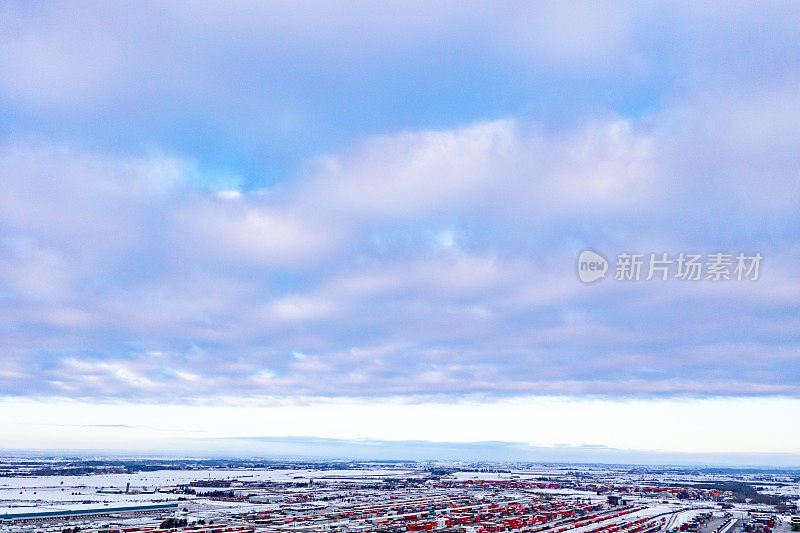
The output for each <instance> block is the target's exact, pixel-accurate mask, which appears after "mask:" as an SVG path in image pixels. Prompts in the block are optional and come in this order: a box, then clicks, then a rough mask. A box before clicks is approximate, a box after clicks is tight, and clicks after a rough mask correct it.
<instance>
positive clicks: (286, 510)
mask: <svg viewBox="0 0 800 533" xmlns="http://www.w3.org/2000/svg"><path fill="white" fill-rule="evenodd" d="M87 464H90V465H91V466H90V467H82V468H81V470H82V471H83V473H81V474H75V468H74V467H67V466H65V464H64V463H59V462H49V463H47V464H45V463H37V462H36V461H19V460H17V461H13V460H12V461H6V462H5V463H3V470H1V471H0V473H1V474H2V477H0V531H4V532H5V531H8V532H20V533H22V532H33V531H42V532H53V533H77V532H97V533H117V532H119V533H123V532H124V533H136V532H148V533H167V532H176V533H177V532H187V533H188V532H191V533H223V532H226V533H246V532H264V533H280V532H287V533H289V532H291V533H298V532H299V533H305V532H307V533H312V532H342V533H355V532H358V533H372V532H375V533H399V532H414V531H454V532H461V533H498V532H503V531H519V532H535V533H656V532H670V533H677V532H684V531H685V532H690V533H788V532H789V531H797V530H800V517H798V516H797V503H798V498H800V491H798V487H800V476H799V475H798V473H797V472H788V471H766V472H757V471H737V470H721V471H714V470H709V471H702V470H696V471H693V470H691V469H679V468H673V469H669V468H664V469H653V468H646V467H621V466H598V465H536V464H527V465H523V464H509V465H490V464H468V463H463V464H460V463H441V464H440V463H387V464H384V463H341V464H325V463H321V464H319V465H313V464H311V465H308V464H302V465H300V464H291V463H287V464H279V463H273V464H269V465H266V466H264V465H259V466H258V467H254V466H247V465H243V464H241V463H234V464H231V465H226V464H224V463H220V464H216V465H214V466H210V465H191V464H189V465H187V464H185V463H182V464H179V465H172V469H170V468H168V467H169V465H161V466H163V467H164V468H163V469H161V468H160V467H159V465H152V464H151V465H147V466H146V467H142V466H141V465H139V466H138V468H137V467H134V468H131V467H124V466H123V467H120V466H119V464H116V463H114V464H110V465H105V466H104V464H103V462H102V461H91V462H87ZM98 465H99V466H98ZM136 470H139V471H136ZM59 472H64V473H67V474H69V475H59ZM726 489H730V490H726ZM742 491H749V495H750V496H751V497H742V496H741V494H743V492H742ZM753 491H755V492H753Z"/></svg>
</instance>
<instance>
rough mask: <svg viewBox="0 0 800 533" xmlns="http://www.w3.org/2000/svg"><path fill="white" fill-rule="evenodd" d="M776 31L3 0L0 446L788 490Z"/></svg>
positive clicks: (529, 16)
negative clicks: (759, 467)
mask: <svg viewBox="0 0 800 533" xmlns="http://www.w3.org/2000/svg"><path fill="white" fill-rule="evenodd" d="M798 26H800V4H798V3H797V2H788V1H787V2H767V3H760V4H758V5H756V4H746V3H722V2H674V1H672V2H618V3H613V4H605V5H602V6H600V5H599V4H597V3H592V2H553V3H546V2H533V3H528V2H518V3H505V2H458V3H456V2H439V3H436V2H403V3H402V4H400V3H392V2H388V3H374V2H324V1H323V2H303V1H300V2H290V3H278V2H249V1H240V2H234V3H232V4H225V5H221V4H219V3H213V2H180V1H176V2H169V3H156V2H124V1H122V2H114V3H107V2H92V1H83V2H61V1H50V2H41V3H29V2H4V3H2V4H0V420H2V419H5V420H4V422H5V423H4V424H0V448H2V449H10V450H32V449H100V448H102V449H107V450H120V451H122V450H133V449H136V450H173V451H174V450H181V451H187V452H196V453H200V452H203V453H211V452H218V453H247V454H258V453H262V454H288V455H291V454H305V455H309V454H311V455H314V454H318V455H340V456H356V455H370V454H372V455H375V456H376V457H377V456H386V457H389V456H392V457H395V456H398V455H405V456H408V457H429V458H436V457H439V456H442V457H447V458H452V457H453V456H454V455H458V454H459V453H461V454H464V455H470V454H472V455H471V456H476V457H477V456H481V454H485V455H486V456H492V457H500V458H515V457H516V458H531V457H535V458H537V459H542V460H547V459H548V458H556V459H559V460H583V459H587V458H588V459H592V460H594V459H596V458H598V457H599V458H600V459H603V458H611V459H613V460H620V461H624V460H634V459H635V461H644V462H648V461H649V462H653V461H672V462H675V461H678V462H680V461H682V460H686V461H695V462H696V461H701V462H702V461H705V462H711V463H713V462H719V463H736V462H739V463H743V464H756V463H758V464H792V465H800V426H798V425H797V424H796V417H797V415H796V413H798V412H800V409H798V407H800V282H798V279H799V278H800V240H799V239H798V237H800V165H798V159H797V154H799V153H800V69H798V68H797V65H798V64H800V35H799V34H798V32H797V27H798ZM584 250H592V251H595V252H597V253H599V254H600V255H601V256H602V257H603V258H604V259H605V260H606V261H607V262H608V263H609V267H608V268H609V271H608V272H607V274H606V276H605V278H603V279H599V280H597V281H596V282H594V283H590V284H586V283H583V282H582V281H581V279H579V276H578V273H577V268H578V256H579V254H580V253H581V252H582V251H584ZM622 253H629V254H637V253H641V254H644V257H645V258H647V257H649V256H650V254H651V253H652V254H657V255H658V256H659V257H661V255H662V254H667V257H668V258H670V260H674V261H675V263H673V264H672V266H671V268H677V258H678V257H679V255H680V254H692V253H697V254H701V255H702V257H703V258H706V259H708V258H709V256H710V255H711V254H715V253H723V254H730V255H731V257H733V258H735V257H736V256H737V254H740V253H741V254H744V255H745V256H747V257H753V256H755V254H760V256H761V257H762V258H763V259H762V260H761V262H760V264H759V265H760V269H759V272H758V275H757V277H756V276H752V275H751V279H743V280H738V279H735V276H732V277H733V278H734V279H730V280H724V279H723V280H719V281H714V280H713V279H705V272H704V277H702V278H701V279H700V280H696V281H692V280H684V279H679V278H676V277H675V276H674V275H673V274H674V273H675V271H674V270H672V271H670V273H669V276H668V279H666V280H663V279H661V278H660V277H659V276H655V277H654V279H650V280H646V279H645V278H646V277H647V276H646V275H643V276H642V279H639V280H617V279H615V267H616V266H617V264H618V262H619V254H622ZM643 272H644V274H646V273H647V264H645V268H644V270H643ZM751 274H752V273H751ZM753 277H756V279H752V278H753ZM745 278H746V276H745ZM793 420H794V422H793ZM320 443H322V444H320ZM365 443H380V445H379V446H378V445H377V444H376V446H377V448H369V447H367V448H365ZM486 443H490V444H491V446H490V448H491V450H490V451H486V450H487V448H486V446H488V445H487V444H486ZM459 450H460V451H459ZM498 450H499V451H498ZM587 450H588V451H587ZM597 450H606V451H607V453H606V452H597ZM598 453H600V455H597V454H598ZM604 454H605V455H604ZM681 454H683V455H681ZM692 454H694V455H692ZM598 460H599V459H598ZM631 462H634V461H631Z"/></svg>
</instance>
